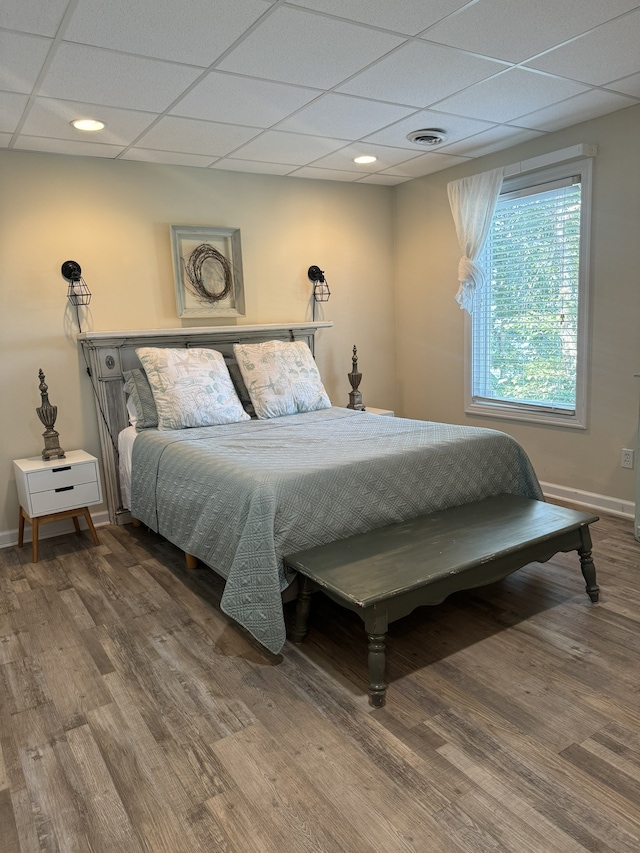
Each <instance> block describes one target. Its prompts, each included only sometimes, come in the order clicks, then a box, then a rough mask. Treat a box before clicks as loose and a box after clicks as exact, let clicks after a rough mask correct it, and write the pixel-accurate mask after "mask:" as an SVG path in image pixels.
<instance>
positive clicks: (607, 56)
mask: <svg viewBox="0 0 640 853" xmlns="http://www.w3.org/2000/svg"><path fill="white" fill-rule="evenodd" d="M638 103H640V0H639V1H638V2H635V0H606V2H603V0H535V2H531V0H394V3H389V2H387V0H298V2H285V0H234V2H233V3H229V2H228V0H189V2H188V3H184V2H183V0H136V2H135V3H131V0H109V2H108V3H105V2H104V0H47V2H46V3H43V2H42V0H3V2H2V4H1V5H0V147H3V148H10V149H16V150H20V149H22V150H27V151H41V152H50V153H62V154H70V155H76V156H93V157H103V158H111V159H124V160H130V161H138V162H148V163H151V164H170V165H187V166H193V167H196V168H213V169H223V170H227V171H243V172H248V173H256V174H271V175H283V176H287V175H288V176H291V177H298V178H306V179H325V180H337V181H350V182H357V183H374V184H380V185H389V186H392V185H394V184H396V183H401V182H403V181H405V180H410V179H412V178H415V177H420V176H422V175H427V174H431V173H433V172H436V171H440V170H442V169H446V168H449V167H450V166H452V165H455V164H456V163H460V162H465V161H466V160H469V159H473V158H475V157H480V156H483V155H484V154H487V153H490V152H493V151H497V150H500V149H502V148H507V147H509V146H510V145H514V144H516V143H518V142H521V141H524V140H526V139H531V138H534V137H535V136H541V135H544V134H546V133H550V132H553V131H556V130H560V129H562V128H564V127H567V126H569V125H571V124H575V123H577V122H581V121H585V120H587V119H591V118H596V117H598V116H601V115H606V114H608V113H610V112H613V111H615V110H619V109H625V108H626V107H629V106H634V105H637V104H638ZM86 117H93V118H98V119H100V120H101V121H103V122H104V123H105V125H106V126H105V128H104V129H103V130H101V131H99V132H97V133H92V134H86V133H85V134H83V133H81V132H80V131H77V130H76V129H75V128H73V127H72V126H71V121H72V120H73V119H74V118H86ZM422 128H434V129H440V130H442V131H443V132H444V134H445V136H446V138H445V139H444V140H443V142H442V143H441V144H440V145H439V146H437V147H436V148H428V149H425V147H422V146H418V145H416V144H414V143H412V142H410V141H409V140H408V139H407V134H408V133H410V132H411V131H413V130H417V129H422ZM358 154H371V155H373V156H376V157H377V158H378V159H377V160H376V161H375V162H374V163H372V164H371V165H358V164H355V163H354V162H353V159H354V157H355V156H357V155H358Z"/></svg>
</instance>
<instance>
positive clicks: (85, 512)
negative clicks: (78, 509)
mask: <svg viewBox="0 0 640 853" xmlns="http://www.w3.org/2000/svg"><path fill="white" fill-rule="evenodd" d="M82 514H83V515H84V517H85V519H86V520H87V525H88V526H89V532H90V533H91V538H92V539H93V544H94V545H99V544H100V540H99V539H98V534H97V533H96V529H95V527H94V526H93V520H92V518H91V513H90V512H89V510H88V508H87V507H85V508H84V509H83V510H82ZM74 520H75V519H74Z"/></svg>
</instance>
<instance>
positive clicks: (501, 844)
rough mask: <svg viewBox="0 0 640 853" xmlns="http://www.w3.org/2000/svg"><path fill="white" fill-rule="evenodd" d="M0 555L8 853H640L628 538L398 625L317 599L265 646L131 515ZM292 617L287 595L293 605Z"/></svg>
mask: <svg viewBox="0 0 640 853" xmlns="http://www.w3.org/2000/svg"><path fill="white" fill-rule="evenodd" d="M99 535H100V541H101V544H100V546H98V547H94V546H93V545H92V543H91V539H90V537H89V534H88V533H83V534H81V535H80V536H78V535H76V534H75V533H74V534H69V535H68V536H61V537H57V538H55V539H49V540H44V541H43V542H42V543H41V549H40V550H41V560H40V562H38V563H36V564H33V563H31V562H29V558H30V554H31V549H30V547H28V546H27V547H24V548H23V549H18V548H7V549H4V550H2V551H0V850H1V851H2V853H54V851H60V852H61V853H75V851H78V852H79V853H80V851H82V852H83V853H84V851H91V853H120V851H122V853H143V851H152V853H165V851H166V853H182V851H189V853H198V851H207V853H211V851H215V853H218V851H220V853H254V851H255V853H289V851H291V853H302V851H321V852H322V853H325V852H326V853H329V851H331V853H333V851H336V853H337V851H347V852H348V853H369V851H378V850H385V851H391V853H400V852H401V851H402V853H404V852H405V851H419V853H476V851H491V853H555V851H558V853H579V851H602V853H606V851H612V853H613V851H615V853H627V851H628V853H632V852H633V853H637V851H638V850H640V681H639V679H638V672H639V664H638V661H639V659H640V585H639V584H638V577H639V571H640V543H638V542H636V541H635V540H634V539H633V535H632V524H631V522H630V521H626V520H624V519H619V518H614V517H604V518H602V519H601V521H600V522H598V524H596V525H594V526H593V527H592V536H593V540H594V558H595V561H596V567H597V571H598V582H599V584H600V589H601V599H600V603H599V604H597V605H592V604H591V603H590V602H589V599H588V597H587V595H586V593H585V591H584V582H583V579H582V575H581V573H580V568H579V563H578V559H577V556H576V554H575V553H573V554H562V555H558V556H556V557H555V558H554V559H553V560H551V561H549V562H548V563H546V564H542V565H541V564H532V565H530V566H527V567H526V568H524V569H522V570H520V571H519V572H517V573H516V574H515V575H512V576H511V577H509V578H507V579H506V580H504V581H502V582H500V583H498V584H494V585H493V586H491V587H486V588H483V589H481V590H475V591H471V592H467V593H460V594H457V595H455V596H453V597H452V598H450V599H448V600H447V601H446V602H444V603H443V604H442V605H440V606H438V607H434V608H420V609H419V610H417V611H415V612H414V613H413V614H411V615H410V616H408V617H407V618H405V619H403V620H400V621H398V622H396V623H394V624H393V625H392V626H391V628H390V632H389V645H388V656H387V666H388V672H387V674H388V680H389V690H388V701H387V705H386V707H385V708H383V709H381V710H377V711H373V710H372V709H371V708H370V707H369V706H368V704H367V696H366V687H367V661H366V651H365V645H366V644H365V639H364V635H363V629H362V623H361V622H360V620H359V619H358V617H357V616H355V615H354V614H351V613H349V612H348V611H345V610H342V609H341V608H339V607H337V606H335V605H334V604H332V603H331V602H330V601H329V600H328V599H326V598H323V597H322V596H321V595H316V596H314V600H313V605H312V614H311V619H310V632H309V635H308V637H307V639H306V640H305V643H304V644H303V645H302V646H300V647H296V646H293V645H291V644H289V643H288V644H287V645H286V646H285V649H284V651H283V653H282V655H280V656H273V655H271V654H269V653H268V652H266V651H264V650H263V649H262V648H261V647H260V646H259V645H258V644H257V643H255V642H254V641H253V640H252V639H251V638H249V637H248V636H247V635H246V634H245V633H244V632H243V631H242V630H241V629H239V628H238V627H237V626H236V625H235V624H234V623H233V622H231V620H229V619H228V618H227V617H226V616H225V615H224V614H223V613H221V611H220V609H219V600H220V596H221V593H222V585H221V581H220V580H219V579H218V578H217V576H216V575H215V574H214V573H213V572H211V571H210V570H208V569H200V570H196V571H192V572H188V571H187V570H186V569H184V567H183V556H182V554H181V553H180V552H179V551H177V550H176V549H175V548H173V547H172V546H171V545H169V544H168V543H166V542H164V541H163V540H162V539H160V538H159V537H158V536H156V535H155V534H153V533H150V532H148V531H146V530H144V529H133V528H131V527H107V528H102V529H101V530H100V531H99ZM287 610H288V613H287V616H288V618H292V615H293V612H292V611H293V605H287Z"/></svg>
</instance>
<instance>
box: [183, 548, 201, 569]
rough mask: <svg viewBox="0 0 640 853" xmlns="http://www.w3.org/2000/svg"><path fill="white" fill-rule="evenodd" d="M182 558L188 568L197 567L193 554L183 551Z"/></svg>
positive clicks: (196, 559) (196, 560)
mask: <svg viewBox="0 0 640 853" xmlns="http://www.w3.org/2000/svg"><path fill="white" fill-rule="evenodd" d="M184 560H185V563H186V564H187V568H188V569H197V568H198V558H197V557H194V556H193V554H187V552H186V551H185V552H184Z"/></svg>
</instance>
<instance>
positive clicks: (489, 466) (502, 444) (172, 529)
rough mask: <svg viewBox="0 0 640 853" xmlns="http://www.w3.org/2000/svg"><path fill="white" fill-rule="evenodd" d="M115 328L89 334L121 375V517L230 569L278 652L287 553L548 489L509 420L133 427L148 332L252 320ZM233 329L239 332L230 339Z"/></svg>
mask: <svg viewBox="0 0 640 853" xmlns="http://www.w3.org/2000/svg"><path fill="white" fill-rule="evenodd" d="M315 331H316V329H315V328H313V327H308V326H307V327H304V329H292V327H268V328H266V329H265V328H261V330H260V331H259V332H258V331H257V329H256V328H255V327H254V330H253V331H250V332H249V339H250V340H251V341H256V340H257V339H258V338H259V339H260V340H263V341H268V340H271V339H275V338H274V337H273V336H274V333H277V335H279V339H280V340H282V341H291V340H292V339H294V338H295V335H296V334H298V338H297V339H298V340H300V339H302V340H304V341H306V344H307V345H308V346H309V347H312V346H313V337H314V334H315ZM105 334H106V333H102V335H105ZM118 334H119V336H120V337H116V336H115V333H114V334H113V335H112V337H111V338H107V339H105V338H104V337H102V338H99V337H98V336H96V335H93V336H91V335H89V334H86V335H84V336H82V338H81V340H82V343H83V347H84V348H85V351H86V352H87V355H88V359H89V361H90V363H91V364H92V365H93V366H92V372H93V373H94V376H95V372H98V373H100V371H101V370H102V373H103V374H104V373H105V370H104V369H103V367H102V366H104V368H105V369H106V376H104V375H103V377H102V378H100V377H98V378H97V381H96V384H98V382H100V381H102V382H103V383H110V384H109V385H107V387H103V388H102V398H103V400H104V408H103V409H102V411H101V417H102V420H103V422H104V423H105V424H108V423H109V422H110V421H111V422H112V423H113V424H114V429H115V428H116V426H117V421H118V418H120V420H121V424H120V429H118V430H117V433H116V435H118V436H120V447H121V450H122V456H125V455H126V457H127V459H130V466H131V467H130V470H131V483H130V486H129V485H128V484H127V482H126V480H127V473H126V469H127V460H126V459H125V465H124V467H123V466H122V464H121V463H122V459H120V460H118V458H117V456H118V455H117V453H115V452H114V446H113V438H114V437H113V436H112V434H111V430H109V431H108V432H107V431H106V430H103V432H106V440H103V442H102V443H103V461H104V460H105V453H106V462H105V468H106V467H107V465H109V466H110V468H109V474H108V476H107V474H106V472H105V476H106V477H107V479H109V478H112V480H113V484H112V485H113V488H112V490H111V492H112V493H113V494H114V495H116V497H117V507H116V508H115V510H114V516H113V520H115V521H116V522H118V521H124V520H129V519H130V518H131V516H132V515H133V517H135V518H137V519H139V520H140V521H141V522H142V523H143V524H145V525H147V526H148V527H149V528H151V529H152V530H154V531H156V532H158V533H159V534H161V535H162V536H164V537H165V538H166V539H168V540H169V541H171V542H172V543H174V544H175V545H177V546H178V547H179V548H181V549H182V550H184V551H185V552H186V553H187V554H190V555H193V556H195V557H197V558H198V559H199V560H200V561H202V562H203V563H204V564H206V565H208V566H210V567H211V568H213V569H215V570H216V571H217V572H219V573H220V574H221V575H222V576H223V577H224V578H225V579H226V583H225V589H224V593H223V597H222V601H221V607H222V609H223V610H224V611H225V612H226V613H227V614H228V615H229V616H231V617H232V618H233V619H235V620H236V621H237V622H238V623H239V624H241V625H242V626H243V627H244V628H245V629H246V630H248V631H249V632H250V633H251V634H252V635H253V636H254V637H256V638H257V639H258V640H259V642H260V643H262V644H263V645H264V646H265V647H266V648H268V649H269V650H270V651H272V652H274V653H277V652H279V651H280V650H281V648H282V646H283V644H284V641H285V636H286V634H285V624H284V616H283V607H282V593H283V591H284V590H285V589H286V588H287V586H288V585H289V584H290V583H291V582H292V580H293V576H292V575H291V574H287V573H286V572H285V570H284V568H283V556H284V555H286V554H289V553H293V552H296V551H300V550H303V549H307V548H312V547H315V546H317V545H322V544H325V543H327V542H330V541H334V540H336V539H343V538H346V537H347V536H351V535H354V534H357V533H362V532H366V531H368V530H372V529H375V528H378V527H382V526H385V525H387V524H392V523H395V522H398V521H403V520H406V519H409V518H413V517H416V516H419V515H425V514H428V513H431V512H435V511H437V510H439V509H444V508H447V507H449V506H456V505H460V504H465V503H470V502H472V501H476V500H479V499H482V498H484V497H487V496H490V495H495V494H499V493H509V494H516V495H521V496H523V497H529V498H536V499H542V493H541V491H540V486H539V484H538V481H537V478H536V475H535V473H534V471H533V469H532V466H531V464H530V462H529V459H528V458H527V456H526V453H525V452H524V451H523V449H522V447H520V445H519V444H518V443H517V442H516V441H515V440H514V439H512V438H511V437H510V436H508V435H506V434H504V433H501V432H498V431H496V430H490V429H481V428H475V427H463V426H453V425H447V424H437V423H429V422H423V421H413V420H406V419H401V418H386V417H379V416H377V415H374V414H368V413H366V412H357V411H353V410H349V409H344V408H339V407H333V406H332V407H328V408H320V409H318V410H314V411H308V412H303V413H295V414H289V415H286V416H282V417H271V418H265V419H249V418H247V419H245V420H242V421H240V422H233V423H224V424H218V425H214V426H202V427H192V428H186V429H145V430H142V431H138V432H137V435H136V436H135V440H132V433H131V427H129V428H128V430H127V415H126V400H125V395H124V390H123V389H124V373H125V372H126V370H127V369H131V365H134V364H135V360H136V359H135V357H134V356H135V351H136V349H137V348H138V347H139V346H140V345H141V344H142V346H147V345H149V344H150V345H151V346H166V345H167V342H168V341H171V343H169V344H168V345H169V346H174V345H175V342H176V337H177V338H179V340H180V342H181V343H182V345H183V346H185V345H188V346H196V347H202V346H205V347H211V348H214V349H222V350H224V346H225V345H227V346H228V345H229V344H230V343H232V341H233V339H235V340H236V341H240V339H242V340H247V333H246V332H244V330H243V329H242V327H237V328H235V327H234V329H233V332H232V333H230V332H229V331H228V330H227V331H223V332H220V331H218V332H217V333H215V330H207V331H206V332H204V331H203V330H195V331H194V330H184V331H183V330H181V334H180V335H178V336H176V335H175V334H174V335H173V336H172V335H171V334H166V333H165V334H163V333H155V334H154V336H153V339H152V341H150V340H149V337H150V336H151V333H149V335H147V336H144V337H143V338H142V341H141V339H140V336H139V335H137V336H136V335H135V334H132V333H129V334H126V333H118ZM227 335H232V338H231V340H230V339H229V338H228V337H226V339H225V340H220V337H225V336H227ZM207 336H208V337H207ZM216 338H217V339H216ZM114 343H116V346H114ZM107 359H109V360H108V361H107ZM107 376H109V377H110V378H108V379H107ZM111 386H113V387H111ZM96 397H97V399H98V402H100V396H99V394H97V395H96ZM99 408H100V407H99ZM124 436H127V438H124ZM127 447H128V448H129V449H130V454H129V452H128V451H127V450H126V449H125V448H127ZM121 468H122V472H123V474H122V481H121V477H120V469H121ZM123 490H124V494H125V497H126V496H127V495H128V494H130V501H128V500H123ZM125 503H129V504H130V506H129V507H126V506H125Z"/></svg>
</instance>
